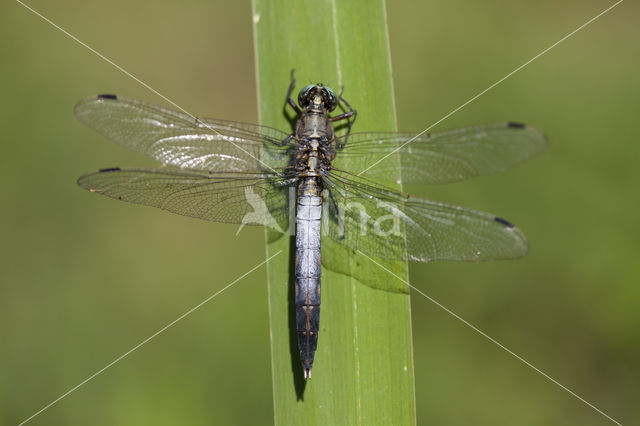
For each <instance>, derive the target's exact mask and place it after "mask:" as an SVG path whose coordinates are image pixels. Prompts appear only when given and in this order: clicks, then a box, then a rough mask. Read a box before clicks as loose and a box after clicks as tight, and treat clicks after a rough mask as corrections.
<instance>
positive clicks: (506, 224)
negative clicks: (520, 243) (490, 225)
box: [493, 216, 514, 228]
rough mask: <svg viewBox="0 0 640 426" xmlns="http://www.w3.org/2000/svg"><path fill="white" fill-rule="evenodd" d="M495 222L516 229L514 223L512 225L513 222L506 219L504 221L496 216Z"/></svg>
mask: <svg viewBox="0 0 640 426" xmlns="http://www.w3.org/2000/svg"><path fill="white" fill-rule="evenodd" d="M493 220H495V221H496V222H498V223H501V224H503V225H504V226H506V227H507V228H514V225H513V223H511V222H509V221H508V220H505V219H503V218H501V217H498V216H496V217H494V218H493Z"/></svg>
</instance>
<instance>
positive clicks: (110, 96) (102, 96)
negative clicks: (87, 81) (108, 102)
mask: <svg viewBox="0 0 640 426" xmlns="http://www.w3.org/2000/svg"><path fill="white" fill-rule="evenodd" d="M98 99H113V100H117V99H118V97H117V96H116V95H109V94H104V95H98Z"/></svg>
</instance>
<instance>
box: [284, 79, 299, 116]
mask: <svg viewBox="0 0 640 426" xmlns="http://www.w3.org/2000/svg"><path fill="white" fill-rule="evenodd" d="M294 71H295V70H291V83H290V84H289V89H287V97H286V99H285V103H287V104H289V105H290V106H291V108H293V110H294V111H295V112H296V114H298V115H300V114H302V110H301V109H300V108H299V107H298V105H296V103H295V102H294V100H293V99H291V92H293V88H294V87H295V85H296V77H295V76H294Z"/></svg>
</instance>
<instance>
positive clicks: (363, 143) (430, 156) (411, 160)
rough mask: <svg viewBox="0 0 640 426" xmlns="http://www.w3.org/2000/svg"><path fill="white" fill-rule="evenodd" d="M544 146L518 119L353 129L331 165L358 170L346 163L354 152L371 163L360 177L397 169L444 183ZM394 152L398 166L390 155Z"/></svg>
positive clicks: (384, 175)
mask: <svg viewBox="0 0 640 426" xmlns="http://www.w3.org/2000/svg"><path fill="white" fill-rule="evenodd" d="M407 142H409V143H407ZM404 144H406V145H405V146H403V145H404ZM546 146H547V140H546V138H545V136H544V135H543V134H542V133H541V132H540V131H539V130H537V129H535V128H533V127H531V126H527V125H524V124H520V123H494V124H485V125H480V126H473V127H465V128H461V129H456V130H449V131H443V132H436V133H425V134H422V135H420V136H416V135H415V134H411V133H353V134H351V135H350V136H349V139H348V141H347V144H346V145H345V146H344V148H342V150H340V151H338V155H337V157H336V159H335V160H334V161H333V166H334V167H335V168H336V169H341V170H348V171H350V172H352V173H360V172H361V170H351V169H349V168H348V163H349V160H350V158H353V157H357V158H358V162H359V163H360V164H367V165H368V166H372V167H371V168H369V169H366V171H365V172H364V173H362V176H363V177H367V178H370V179H375V180H383V181H387V182H393V183H397V181H398V169H400V171H401V181H402V182H405V183H448V182H457V181H461V180H464V179H469V178H471V177H474V176H482V175H489V174H493V173H497V172H501V171H503V170H506V169H508V168H510V167H513V166H515V165H517V164H519V163H521V162H523V161H526V160H528V159H529V158H531V157H534V156H536V155H538V154H540V153H541V152H542V151H544V149H545V147H546ZM396 152H397V154H396V155H398V156H399V157H400V166H398V164H397V160H395V159H394V156H391V154H395V153H396ZM385 157H386V158H385ZM382 158H384V159H383V160H382V161H379V160H380V159H382ZM378 161H379V162H378Z"/></svg>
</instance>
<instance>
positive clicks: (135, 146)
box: [75, 95, 293, 172]
mask: <svg viewBox="0 0 640 426" xmlns="http://www.w3.org/2000/svg"><path fill="white" fill-rule="evenodd" d="M75 114H76V116H77V117H78V119H79V120H80V121H82V122H83V123H84V124H86V125H87V126H89V127H91V128H93V129H95V130H96V131H98V132H99V133H100V134H102V135H104V136H105V137H107V138H108V139H111V140H112V141H114V142H116V143H117V144H119V145H122V146H124V147H126V148H129V149H132V150H134V151H137V152H140V153H142V154H145V155H148V156H149V157H151V158H153V159H155V160H157V161H160V162H162V163H164V164H166V165H170V166H174V167H178V168H186V169H192V170H204V171H214V172H234V171H246V170H269V171H272V172H273V171H278V172H280V171H281V170H282V169H283V168H284V167H286V166H287V165H288V163H289V161H290V159H291V158H292V155H291V151H292V150H293V146H292V145H291V144H287V145H284V146H281V145H280V144H281V142H282V141H283V140H284V139H286V138H287V136H288V135H287V134H286V133H284V132H281V131H279V130H276V129H272V128H269V127H265V126H259V125H257V124H248V123H236V122H232V121H224V120H216V119H199V118H195V117H193V116H190V115H188V114H186V113H183V112H179V111H174V110H171V109H168V108H163V107H160V106H157V105H153V104H150V103H147V102H143V101H139V100H136V99H129V98H124V97H116V96H115V95H99V96H97V97H93V98H89V99H85V100H83V101H80V102H79V103H78V104H77V105H76V107H75Z"/></svg>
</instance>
